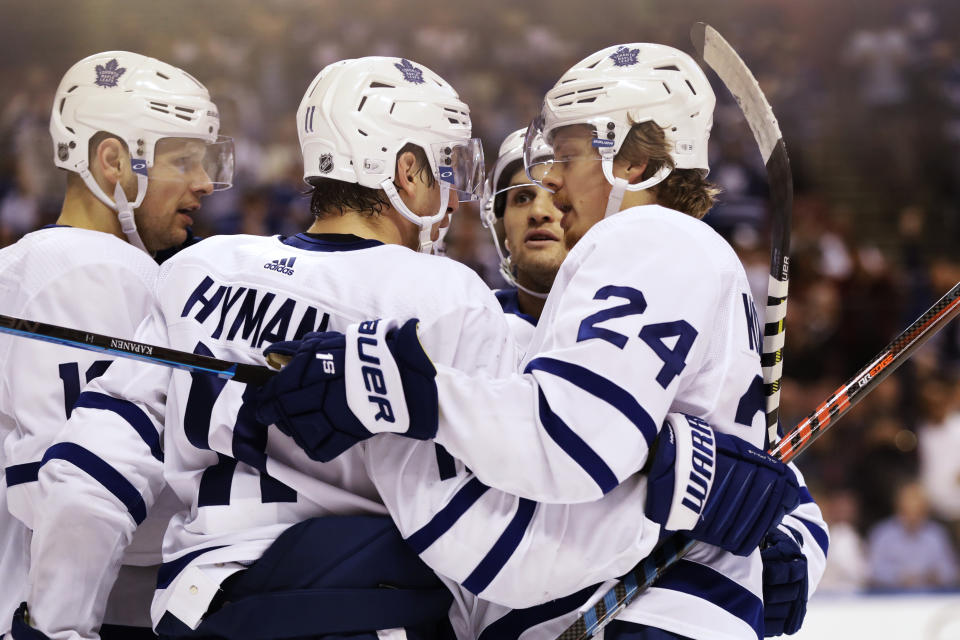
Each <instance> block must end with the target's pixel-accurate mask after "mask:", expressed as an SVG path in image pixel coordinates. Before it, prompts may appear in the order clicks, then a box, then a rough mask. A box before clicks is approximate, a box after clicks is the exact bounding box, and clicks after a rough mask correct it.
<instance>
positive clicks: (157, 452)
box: [73, 391, 163, 462]
mask: <svg viewBox="0 0 960 640" xmlns="http://www.w3.org/2000/svg"><path fill="white" fill-rule="evenodd" d="M73 408H74V409H100V410H102V411H110V412H111V413H115V414H117V415H118V416H120V417H121V418H123V420H124V421H125V422H126V423H127V424H129V425H130V426H131V427H133V430H134V431H136V432H137V434H138V435H139V436H140V438H141V439H143V441H144V442H145V443H146V445H147V446H148V447H150V453H151V454H152V455H153V457H154V458H156V459H157V460H159V461H160V462H163V448H162V446H161V444H160V434H159V433H157V430H156V428H155V427H154V426H153V422H151V421H150V418H149V417H148V416H147V414H146V413H145V412H144V411H143V409H141V408H140V407H138V406H137V405H135V404H134V403H132V402H130V401H129V400H120V399H118V398H114V397H112V396H108V395H106V394H104V393H98V392H96V391H84V392H83V393H81V394H80V397H79V398H77V402H76V403H75V404H74V405H73Z"/></svg>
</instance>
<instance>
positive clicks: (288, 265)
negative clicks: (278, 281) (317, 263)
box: [263, 256, 297, 276]
mask: <svg viewBox="0 0 960 640" xmlns="http://www.w3.org/2000/svg"><path fill="white" fill-rule="evenodd" d="M296 261H297V258H296V256H294V257H293V258H280V259H279V260H274V261H272V262H268V263H267V264H265V265H263V268H264V269H270V270H271V271H279V272H280V273H282V274H283V275H285V276H292V275H293V263H294V262H296Z"/></svg>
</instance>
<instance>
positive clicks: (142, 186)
mask: <svg viewBox="0 0 960 640" xmlns="http://www.w3.org/2000/svg"><path fill="white" fill-rule="evenodd" d="M144 166H146V164H145V163H144ZM79 173H80V177H81V178H82V179H83V183H84V184H85V185H87V188H88V189H89V190H90V192H91V193H92V194H93V195H94V196H96V198H97V200H99V201H100V202H102V203H103V204H105V205H107V206H108V207H110V208H111V209H113V210H114V211H116V212H117V219H118V220H119V221H120V229H121V230H122V231H123V233H124V235H125V236H127V241H128V242H130V244H132V245H133V246H135V247H137V248H138V249H140V250H141V251H144V252H146V253H149V252H148V251H147V248H146V247H145V246H144V244H143V240H141V239H140V234H139V233H137V223H136V220H135V219H134V217H133V210H134V209H135V208H137V207H139V206H140V204H141V203H142V202H143V198H144V196H146V195H147V181H148V179H147V176H146V174H144V173H139V172H134V175H136V176H137V199H136V200H135V201H134V202H133V203H132V204H131V203H130V202H128V201H127V194H126V193H124V191H123V187H121V186H120V181H119V180H118V181H117V185H116V187H115V188H114V190H113V198H114V199H113V200H111V199H110V196H108V195H107V194H106V193H105V192H104V190H103V189H101V188H100V185H99V184H97V181H96V180H94V178H93V174H91V173H90V169H89V168H88V167H87V165H86V163H83V164H82V165H81V166H80V167H79Z"/></svg>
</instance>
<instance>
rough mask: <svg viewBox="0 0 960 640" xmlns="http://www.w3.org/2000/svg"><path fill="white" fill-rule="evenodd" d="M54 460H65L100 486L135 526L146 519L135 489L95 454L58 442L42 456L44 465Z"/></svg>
mask: <svg viewBox="0 0 960 640" xmlns="http://www.w3.org/2000/svg"><path fill="white" fill-rule="evenodd" d="M55 459H58V460H66V461H67V462H69V463H70V464H72V465H74V466H75V467H77V468H78V469H80V470H81V471H83V472H85V473H86V474H87V475H89V476H90V477H91V478H93V479H94V480H96V481H97V482H99V483H100V484H102V485H103V486H104V488H106V489H107V491H109V492H110V493H112V494H113V495H114V496H116V497H117V500H119V501H120V502H122V503H123V505H124V506H125V507H126V508H127V511H129V512H130V516H131V517H132V518H133V520H134V522H136V523H137V525H139V524H140V523H141V522H143V521H144V520H145V519H146V517H147V505H146V503H145V502H144V501H143V496H141V495H140V492H139V491H137V488H136V487H134V486H133V485H132V484H130V481H129V480H127V479H126V478H124V477H123V475H122V474H121V473H120V472H119V471H117V470H116V469H114V468H113V467H111V466H110V465H109V464H108V463H107V462H105V461H104V460H103V459H102V458H100V457H99V456H98V455H96V454H95V453H93V452H91V451H89V450H87V449H84V448H83V447H81V446H80V445H78V444H74V443H73V442H58V443H57V444H55V445H53V446H51V447H50V448H49V449H47V451H46V453H44V454H43V462H44V463H46V462H47V461H48V460H55Z"/></svg>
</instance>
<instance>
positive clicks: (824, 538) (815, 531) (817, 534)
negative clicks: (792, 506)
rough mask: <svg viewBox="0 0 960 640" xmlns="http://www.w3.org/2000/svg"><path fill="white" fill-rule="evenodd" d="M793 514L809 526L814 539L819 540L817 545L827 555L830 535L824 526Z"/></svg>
mask: <svg viewBox="0 0 960 640" xmlns="http://www.w3.org/2000/svg"><path fill="white" fill-rule="evenodd" d="M790 515H791V516H793V517H794V518H796V519H797V520H799V521H800V524H802V525H803V526H805V527H806V528H807V531H809V532H810V535H812V536H813V539H814V540H816V541H817V546H818V547H820V549H821V550H822V551H823V555H824V556H826V555H827V549H829V548H830V536H828V535H827V532H826V531H824V530H823V527H821V526H819V525H817V524H815V523H813V522H810V521H809V520H805V519H803V518H801V517H800V516H798V515H796V514H793V513H791V514H790Z"/></svg>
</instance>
